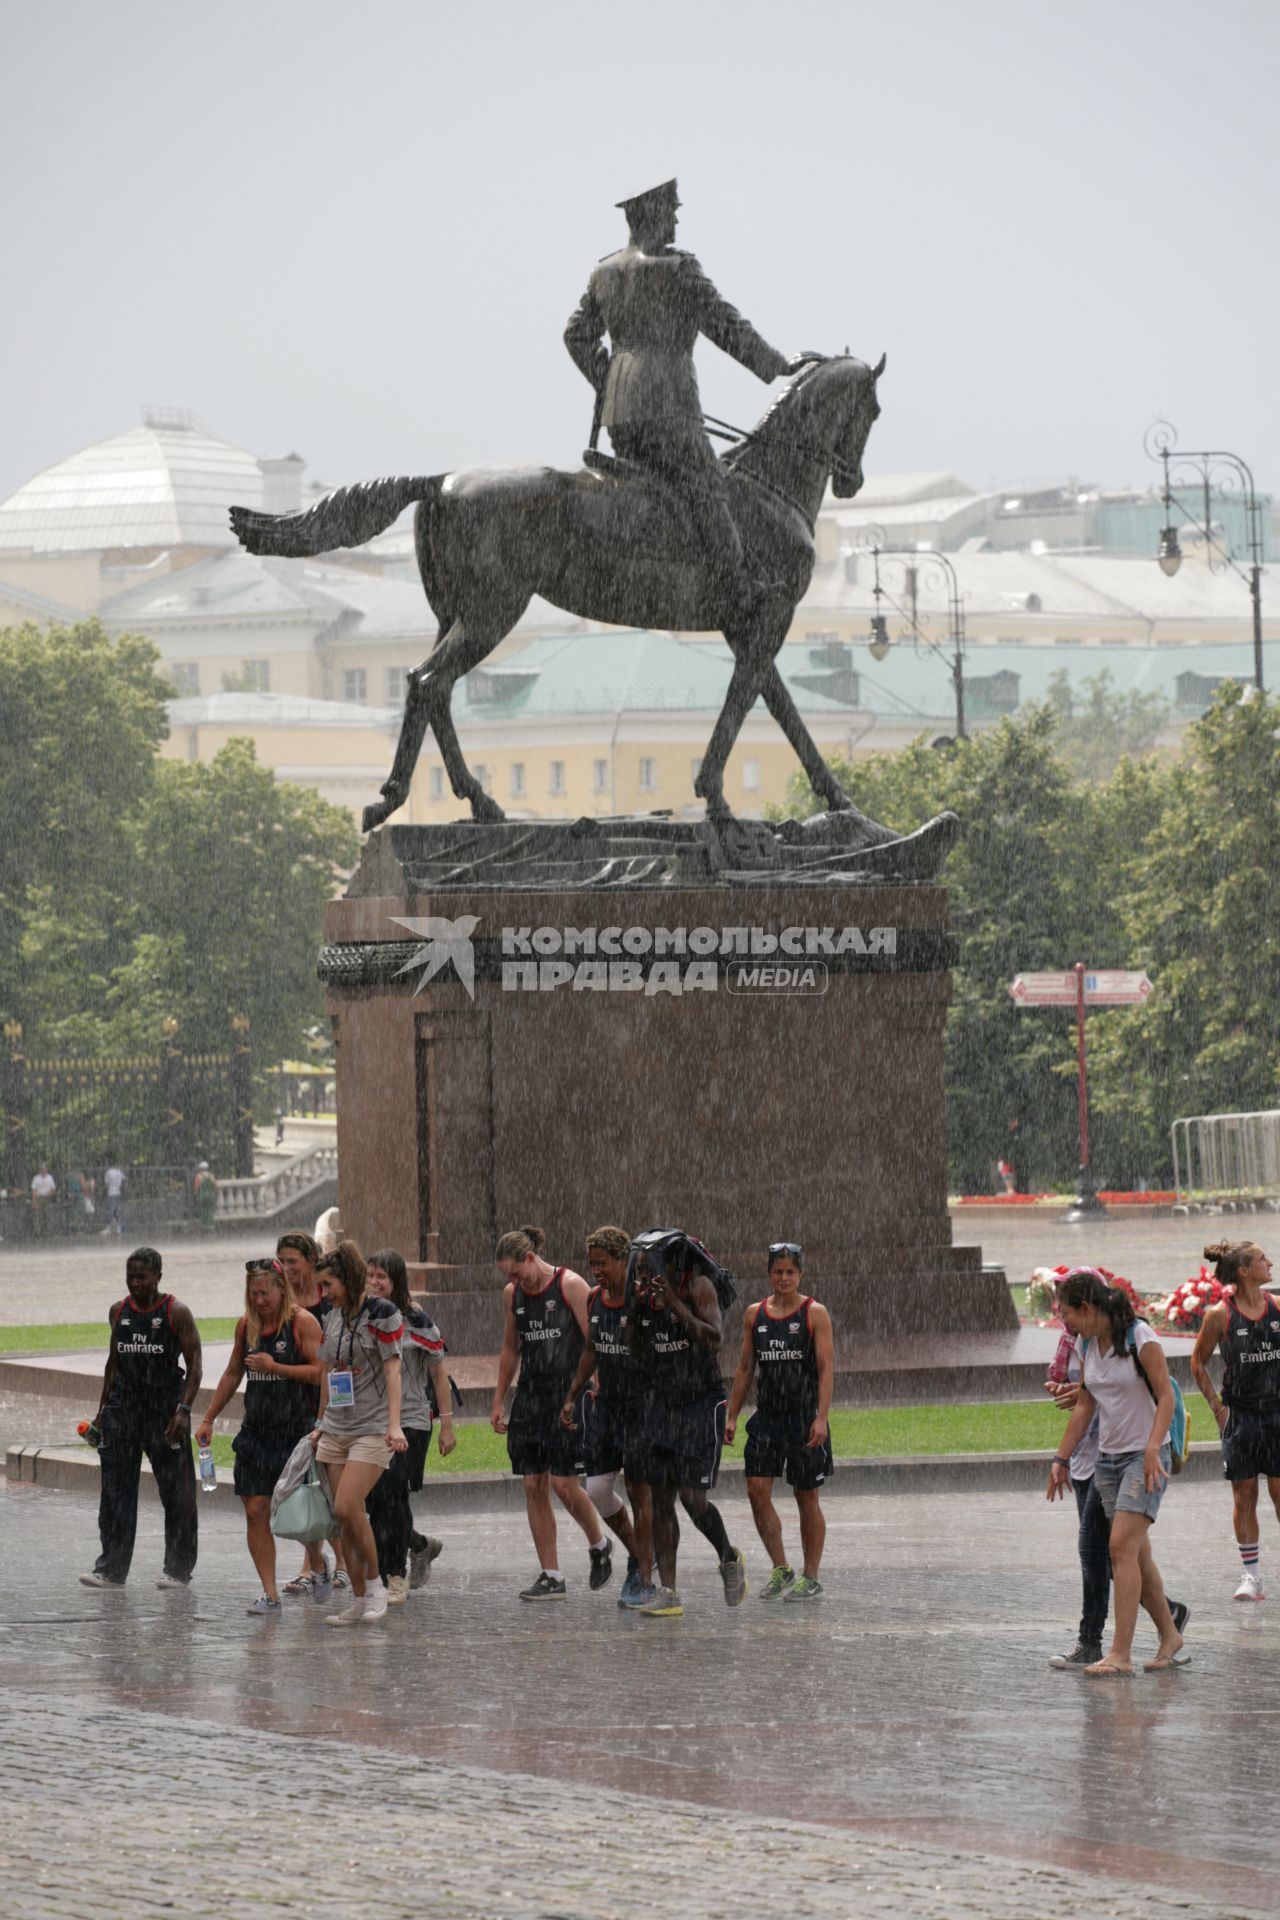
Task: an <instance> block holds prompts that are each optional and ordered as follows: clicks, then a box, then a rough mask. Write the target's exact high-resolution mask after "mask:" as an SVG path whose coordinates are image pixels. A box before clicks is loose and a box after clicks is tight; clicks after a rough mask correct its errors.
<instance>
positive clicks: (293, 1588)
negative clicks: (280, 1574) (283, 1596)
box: [280, 1573, 316, 1600]
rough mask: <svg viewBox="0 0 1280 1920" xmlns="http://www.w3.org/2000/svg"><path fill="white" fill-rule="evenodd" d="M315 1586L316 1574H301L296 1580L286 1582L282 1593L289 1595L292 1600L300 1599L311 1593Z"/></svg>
mask: <svg viewBox="0 0 1280 1920" xmlns="http://www.w3.org/2000/svg"><path fill="white" fill-rule="evenodd" d="M315 1584H316V1576H315V1574H314V1573H300V1574H299V1575H298V1577H297V1578H296V1580H286V1581H285V1583H284V1585H283V1586H282V1587H281V1589H280V1591H281V1593H287V1594H288V1595H289V1598H290V1599H291V1600H292V1599H299V1598H301V1596H302V1595H303V1594H304V1593H310V1592H311V1591H312V1589H313V1588H314V1586H315Z"/></svg>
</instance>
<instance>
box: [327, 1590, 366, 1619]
mask: <svg viewBox="0 0 1280 1920" xmlns="http://www.w3.org/2000/svg"><path fill="white" fill-rule="evenodd" d="M363 1618H364V1595H363V1594H362V1593H353V1594H352V1596H351V1605H350V1606H349V1607H344V1608H343V1609H342V1612H341V1613H329V1614H326V1615H325V1622H324V1623H325V1625H326V1627H358V1626H359V1625H360V1622H361V1621H362V1620H363Z"/></svg>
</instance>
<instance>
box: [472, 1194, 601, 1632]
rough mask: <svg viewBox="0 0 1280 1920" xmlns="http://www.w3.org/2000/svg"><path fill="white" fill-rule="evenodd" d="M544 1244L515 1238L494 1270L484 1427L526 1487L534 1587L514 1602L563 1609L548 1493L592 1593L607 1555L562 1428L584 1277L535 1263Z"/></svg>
mask: <svg viewBox="0 0 1280 1920" xmlns="http://www.w3.org/2000/svg"><path fill="white" fill-rule="evenodd" d="M542 1244H543V1236H542V1234H541V1232H540V1231H539V1229H538V1228H536V1227H532V1228H530V1227H525V1228H519V1229H517V1230H516V1231H515V1232H514V1233H509V1234H504V1235H503V1237H502V1239H501V1240H500V1241H499V1242H498V1252H497V1264H498V1269H499V1271H500V1272H501V1273H502V1274H503V1276H504V1278H505V1279H506V1282H507V1284H506V1286H505V1287H504V1288H503V1290H502V1311H503V1337H502V1352H501V1354H500V1356H499V1359H498V1384H497V1387H496V1389H495V1391H494V1396H493V1407H492V1410H491V1413H490V1419H491V1422H492V1425H493V1430H494V1432H495V1433H505V1434H506V1436H507V1452H508V1453H509V1454H510V1456H511V1471H512V1473H517V1474H519V1475H520V1477H521V1478H522V1479H523V1481H524V1497H525V1510H526V1513H527V1515H528V1519H529V1531H530V1533H531V1534H532V1535H533V1544H534V1547H535V1548H536V1550H537V1554H538V1565H539V1571H538V1575H537V1578H536V1579H535V1580H534V1581H533V1583H532V1584H531V1585H530V1586H528V1587H526V1588H524V1590H523V1591H522V1592H521V1595H520V1598H521V1599H522V1600H563V1599H564V1598H565V1594H566V1588H565V1583H564V1580H563V1579H562V1577H561V1574H560V1567H559V1562H558V1558H557V1551H558V1550H557V1547H556V1519H555V1512H554V1509H553V1508H552V1505H551V1495H552V1492H553V1491H554V1493H555V1495H556V1498H557V1499H558V1500H559V1501H560V1504H561V1505H562V1506H563V1507H564V1508H565V1509H566V1511H567V1512H568V1513H570V1514H571V1515H572V1517H573V1518H574V1519H575V1520H576V1521H577V1523H578V1525H579V1526H580V1527H581V1528H582V1531H583V1532H584V1533H585V1534H586V1536H587V1542H588V1545H589V1547H590V1551H591V1570H592V1574H593V1575H594V1576H595V1577H594V1578H593V1579H592V1581H591V1584H592V1586H596V1587H598V1586H603V1584H604V1580H603V1579H602V1578H600V1572H601V1570H602V1568H603V1569H605V1573H604V1577H605V1578H606V1579H607V1577H608V1574H607V1567H608V1563H609V1559H610V1547H609V1537H608V1535H607V1534H606V1533H605V1531H604V1528H603V1527H602V1526H601V1524H600V1516H599V1514H598V1513H597V1512H596V1510H595V1508H594V1507H593V1506H592V1504H591V1502H590V1500H589V1499H588V1498H587V1496H586V1493H585V1492H584V1491H583V1489H582V1487H581V1486H580V1485H579V1484H578V1475H579V1474H580V1473H581V1472H582V1471H583V1468H584V1465H585V1460H584V1452H583V1437H582V1426H581V1423H580V1422H579V1424H578V1425H577V1426H575V1427H571V1428H566V1427H565V1426H564V1425H562V1423H561V1419H560V1409H561V1407H562V1405H563V1403H564V1397H565V1393H566V1391H567V1389H568V1386H569V1383H570V1382H571V1380H572V1379H573V1376H574V1373H575V1372H576V1370H577V1366H578V1361H579V1359H580V1358H581V1355H582V1348H583V1342H584V1340H585V1337H586V1324H587V1291H588V1289H587V1283H586V1281H585V1280H584V1279H583V1278H582V1276H581V1274H577V1273H571V1272H570V1271H569V1269H568V1268H567V1267H552V1266H551V1265H550V1264H549V1263H548V1262H547V1261H546V1260H543V1259H541V1258H540V1256H539V1252H538V1249H539V1248H540V1247H541V1245H542ZM517 1371H518V1372H519V1376H520V1377H519V1381H518V1384H517V1386H516V1392H515V1398H514V1400H513V1401H512V1403H511V1412H510V1415H508V1414H507V1413H506V1410H505V1409H506V1400H507V1394H508V1392H509V1391H510V1388H511V1383H512V1381H513V1380H515V1378H516V1374H517Z"/></svg>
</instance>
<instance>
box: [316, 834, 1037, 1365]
mask: <svg viewBox="0 0 1280 1920" xmlns="http://www.w3.org/2000/svg"><path fill="white" fill-rule="evenodd" d="M592 824H593V823H583V826H582V827H579V828H577V829H574V828H566V827H560V828H558V829H551V828H546V827H538V828H530V829H524V830H520V829H515V828H510V827H508V828H475V829H470V830H468V829H465V828H462V829H456V830H452V831H453V833H454V835H455V837H454V838H453V839H452V840H449V841H448V842H447V843H444V844H442V836H445V835H448V834H449V833H450V831H451V830H449V829H413V828H403V829H395V828H393V829H384V830H383V832H382V833H381V834H378V835H375V836H373V837H372V839H371V840H370V842H369V843H368V845H367V848H366V854H365V859H364V861H363V863H362V865H361V867H360V869H359V870H358V871H357V873H356V875H355V876H354V878H353V881H352V884H351V887H350V889H349V892H348V895H347V897H346V898H345V899H343V900H339V901H335V902H333V903H332V905H331V906H330V908H329V909H328V913H327V916H326V923H325V931H326V940H327V944H326V947H325V949H324V952H323V955H322V958H321V972H322V975H323V977H324V978H325V980H326V983H327V986H328V992H329V1009H330V1013H331V1016H332V1020H333V1027H334V1034H335V1038H336V1045H337V1097H338V1162H339V1169H340V1207H341V1212H342V1218H343V1223H344V1226H345V1228H346V1230H347V1231H348V1232H349V1233H350V1234H351V1235H352V1236H353V1237H354V1238H355V1239H356V1241H357V1242H358V1243H359V1244H360V1245H362V1246H364V1247H366V1248H371V1247H375V1246H385V1245H393V1246H397V1247H399V1248H400V1249H401V1251H402V1252H403V1253H404V1254H405V1256H406V1258H407V1259H409V1260H410V1261H411V1262H413V1263H416V1264H417V1266H418V1269H419V1271H418V1274H417V1276H416V1281H417V1283H418V1284H422V1283H425V1285H426V1288H427V1290H428V1291H429V1292H430V1293H432V1294H434V1295H436V1296H437V1306H438V1311H439V1315H440V1318H441V1321H442V1324H443V1325H444V1328H445V1332H446V1335H447V1337H448V1339H449V1342H450V1345H451V1347H452V1348H453V1350H454V1351H456V1352H460V1353H484V1352H493V1351H494V1350H495V1348H496V1346H497V1345H498V1342H499V1338H500V1320H499V1308H498V1292H499V1287H500V1281H499V1278H498V1276H497V1274H496V1273H495V1271H494V1267H493V1249H494V1245H495V1242H496V1241H497V1239H498V1237H499V1235H500V1234H502V1233H503V1232H505V1231H506V1230H507V1229H508V1228H511V1227H515V1226H520V1225H523V1224H526V1223H530V1222H531V1223H534V1224H537V1225H540V1226H542V1227H544V1228H545V1229H546V1232H547V1235H548V1250H549V1253H550V1255H551V1256H552V1257H554V1258H557V1259H561V1260H565V1261H567V1262H568V1263H570V1264H572V1265H574V1266H576V1267H577V1268H578V1269H579V1270H580V1271H581V1270H584V1269H585V1238H586V1234H587V1232H588V1231H589V1230H590V1229H591V1228H593V1227H596V1226H600V1225H604V1224H606V1223H613V1224H617V1225H620V1226H622V1227H624V1228H625V1229H626V1230H627V1231H628V1232H629V1233H637V1232H640V1231H642V1230H643V1229H645V1228H648V1227H653V1226H663V1225H679V1226H684V1227H686V1228H687V1229H688V1230H690V1231H691V1232H694V1233H697V1234H698V1235H700V1237H701V1238H703V1239H704V1240H705V1241H706V1242H707V1244H708V1245H709V1246H710V1247H711V1249H712V1251H713V1252H714V1253H715V1254H716V1256H717V1258H719V1259H720V1260H721V1261H723V1262H724V1263H725V1264H726V1265H728V1266H729V1267H731V1268H732V1269H733V1271H734V1272H735V1273H736V1274H737V1275H738V1277H739V1281H740V1287H741V1293H742V1295H743V1297H744V1298H748V1299H749V1298H755V1297H759V1295H760V1293H761V1292H762V1291H763V1290H764V1283H765V1272H766V1257H765V1249H766V1248H767V1246H768V1244H769V1243H770V1242H771V1241H773V1240H778V1239H796V1240H799V1241H801V1242H802V1243H803V1244H804V1247H805V1250H806V1268H807V1275H808V1278H809V1280H810V1283H811V1284H812V1286H813V1288H814V1290H815V1292H817V1293H818V1294H819V1296H820V1297H821V1298H822V1299H823V1300H824V1301H826V1302H827V1303H828V1305H829V1306H830V1308H831V1311H832V1315H833V1320H834V1324H835V1327H836V1341H837V1367H838V1370H839V1371H841V1372H842V1373H850V1372H852V1370H853V1369H854V1367H855V1363H856V1356H857V1354H858V1351H859V1349H865V1348H867V1347H869V1346H870V1347H875V1348H879V1349H880V1350H882V1351H883V1350H885V1349H886V1348H893V1347H895V1346H897V1347H900V1346H901V1344H902V1343H909V1342H910V1341H911V1340H912V1339H913V1338H917V1337H919V1336H922V1335H924V1334H926V1333H928V1334H929V1335H930V1336H931V1338H930V1341H929V1345H930V1347H931V1349H932V1350H933V1351H934V1352H936V1349H937V1344H938V1336H939V1335H946V1334H948V1333H951V1334H957V1335H961V1334H964V1335H976V1334H1001V1333H1003V1334H1005V1335H1007V1336H1009V1337H1012V1336H1013V1334H1014V1333H1016V1328H1017V1318H1016V1315H1015V1313H1014V1311H1013V1308H1012V1305H1011V1303H1010V1299H1009V1294H1008V1290H1007V1287H1006V1285H1005V1281H1004V1276H1003V1274H1002V1273H1001V1272H1000V1271H999V1270H995V1269H990V1268H987V1269H984V1268H983V1265H982V1260H981V1255H980V1252H979V1250H978V1249H977V1248H976V1247H957V1246H953V1245H952V1242H951V1228H950V1221H949V1217H948V1213H947V1181H946V1141H945V1128H944V1115H943V1089H942V1037H943V1021H944V1017H945V1013H946V1008H947V1002H948V999H949V995H950V967H951V964H952V961H953V959H954V954H955V941H954V937H953V936H952V934H951V933H950V931H949V926H948V903H947V894H946V890H945V888H943V887H942V886H940V885H936V884H930V883H927V882H920V881H912V880H902V879H899V878H894V877H887V878H881V877H878V876H876V875H875V874H869V875H862V874H857V875H856V876H855V875H853V874H850V873H848V872H844V871H842V870H841V869H840V867H839V866H838V865H836V866H835V867H834V868H827V869H825V870H824V868H823V865H822V863H821V862H818V864H817V869H816V870H815V867H814V861H813V856H812V854H811V853H810V854H809V857H808V862H807V864H806V865H801V866H800V867H799V870H797V869H796V868H795V867H794V866H790V867H789V866H787V865H786V864H784V863H781V862H776V861H775V862H774V864H772V865H771V866H766V867H764V868H761V867H760V866H759V865H742V866H738V867H733V866H730V865H729V864H728V860H727V859H726V858H725V857H724V847H723V843H722V842H718V841H717V840H716V837H715V836H714V835H711V834H709V832H708V830H707V829H706V828H705V826H702V824H701V823H698V825H697V826H696V827H695V825H694V824H692V823H688V824H687V823H675V822H667V823H663V826H664V827H665V830H666V836H665V837H664V835H663V833H662V832H658V831H655V829H654V827H653V823H611V825H612V826H613V828H614V830H615V839H614V842H613V845H614V846H615V847H616V845H617V839H616V830H617V828H618V827H619V826H623V825H632V826H634V827H635V828H636V832H635V834H634V835H633V837H632V838H631V840H630V841H628V842H625V848H624V855H623V856H622V857H621V858H620V857H618V856H617V855H616V853H613V854H610V853H607V851H606V850H603V849H602V848H601V846H600V845H599V844H597V842H596V839H595V836H593V835H592V833H591V832H590V831H588V830H586V829H589V828H590V826H591V825H592ZM645 830H648V834H649V837H648V838H646V837H645ZM681 830H682V831H681ZM575 833H576V835H577V839H576V842H575V840H574V839H573V837H572V836H574V835H575ZM699 834H700V835H701V837H699ZM459 836H460V837H459ZM517 840H518V841H520V844H519V845H518V846H517V845H513V842H515V841H517ZM655 844H656V846H657V848H658V851H657V852H656V853H655V852H654V850H653V848H654V845H655ZM764 844H765V843H764V842H762V841H761V840H760V839H759V838H758V837H757V838H755V839H754V840H753V839H752V837H751V830H750V829H747V830H746V831H745V833H744V836H743V838H742V839H741V840H739V841H738V842H736V843H735V844H734V845H733V847H732V848H731V849H730V857H734V858H738V859H742V858H743V856H744V854H746V855H748V856H749V855H750V854H751V853H753V852H754V851H755V850H756V849H757V848H758V847H760V846H761V845H764ZM460 847H461V848H462V851H463V855H464V857H463V858H461V859H458V858H455V857H454V856H455V855H457V853H458V851H459V848H460ZM584 847H585V854H584ZM637 849H638V850H637ZM477 850H478V851H477ZM766 851H767V848H766ZM602 852H604V854H605V857H604V858H603V859H602V858H601V855H602ZM717 852H719V853H720V855H721V858H720V859H719V861H718V862H717V859H716V854H717ZM570 856H573V857H570ZM575 860H576V864H575ZM504 869H507V870H506V871H504ZM584 872H585V878H584ZM405 922H412V923H413V925H412V926H406V925H405V924H404V923H405ZM433 969H434V971H433ZM424 976H429V977H427V978H426V981H425V984H424ZM740 1325H741V1320H740V1309H739V1310H738V1312H736V1313H734V1314H731V1315H730V1316H729V1324H728V1326H727V1327H726V1357H728V1355H729V1353H730V1352H731V1351H732V1350H733V1349H735V1348H736V1344H737V1341H738V1339H739V1338H740Z"/></svg>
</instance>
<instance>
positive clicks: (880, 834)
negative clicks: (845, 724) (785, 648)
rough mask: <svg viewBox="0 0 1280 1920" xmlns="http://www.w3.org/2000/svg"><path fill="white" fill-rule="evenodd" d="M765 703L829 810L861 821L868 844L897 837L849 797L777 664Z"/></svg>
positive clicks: (767, 683) (768, 682) (767, 684)
mask: <svg viewBox="0 0 1280 1920" xmlns="http://www.w3.org/2000/svg"><path fill="white" fill-rule="evenodd" d="M764 702H765V705H766V706H767V707H768V709H769V711H770V713H771V714H772V715H773V717H774V719H775V720H776V721H777V723H778V725H779V727H780V728H781V729H782V732H783V734H784V735H785V737H786V739H787V741H788V742H789V744H790V746H791V747H792V749H793V750H794V752H795V755H796V758H797V759H798V760H799V762H800V765H801V766H802V767H803V768H804V770H805V772H806V773H807V774H808V776H809V785H810V786H811V787H812V788H813V790H814V792H815V793H816V794H817V796H818V798H819V800H824V801H825V802H826V805H827V811H828V812H829V813H847V814H850V815H852V817H853V818H854V819H855V820H857V821H858V822H859V824H860V825H861V826H862V827H863V828H864V829H865V831H866V844H867V845H868V846H876V845H878V844H880V843H881V842H884V841H889V840H896V839H897V838H898V836H897V834H896V833H894V831H893V829H892V828H891V827H882V826H881V825H880V824H879V822H878V821H876V820H872V819H870V818H869V817H868V816H867V815H866V814H865V813H863V812H862V811H861V809H860V808H858V807H856V806H855V805H854V803H853V801H852V800H851V799H850V798H849V796H848V794H847V793H846V792H845V790H844V788H843V787H842V786H841V785H840V782H839V781H838V780H837V779H836V777H835V775H834V773H832V771H831V769H830V767H829V766H828V765H827V763H826V761H825V760H824V759H823V757H822V754H821V752H820V751H819V748H818V744H817V742H816V741H815V740H814V738H813V735H812V734H811V733H810V732H809V729H808V728H807V727H806V726H805V724H804V721H803V720H802V719H801V718H800V715H799V713H798V712H797V710H796V704H795V701H794V700H793V699H792V698H791V695H790V694H789V693H788V692H787V687H786V682H785V681H784V680H783V678H782V675H781V674H780V673H779V672H778V669H777V667H776V666H770V668H769V674H768V678H767V679H766V680H765V683H764Z"/></svg>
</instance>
